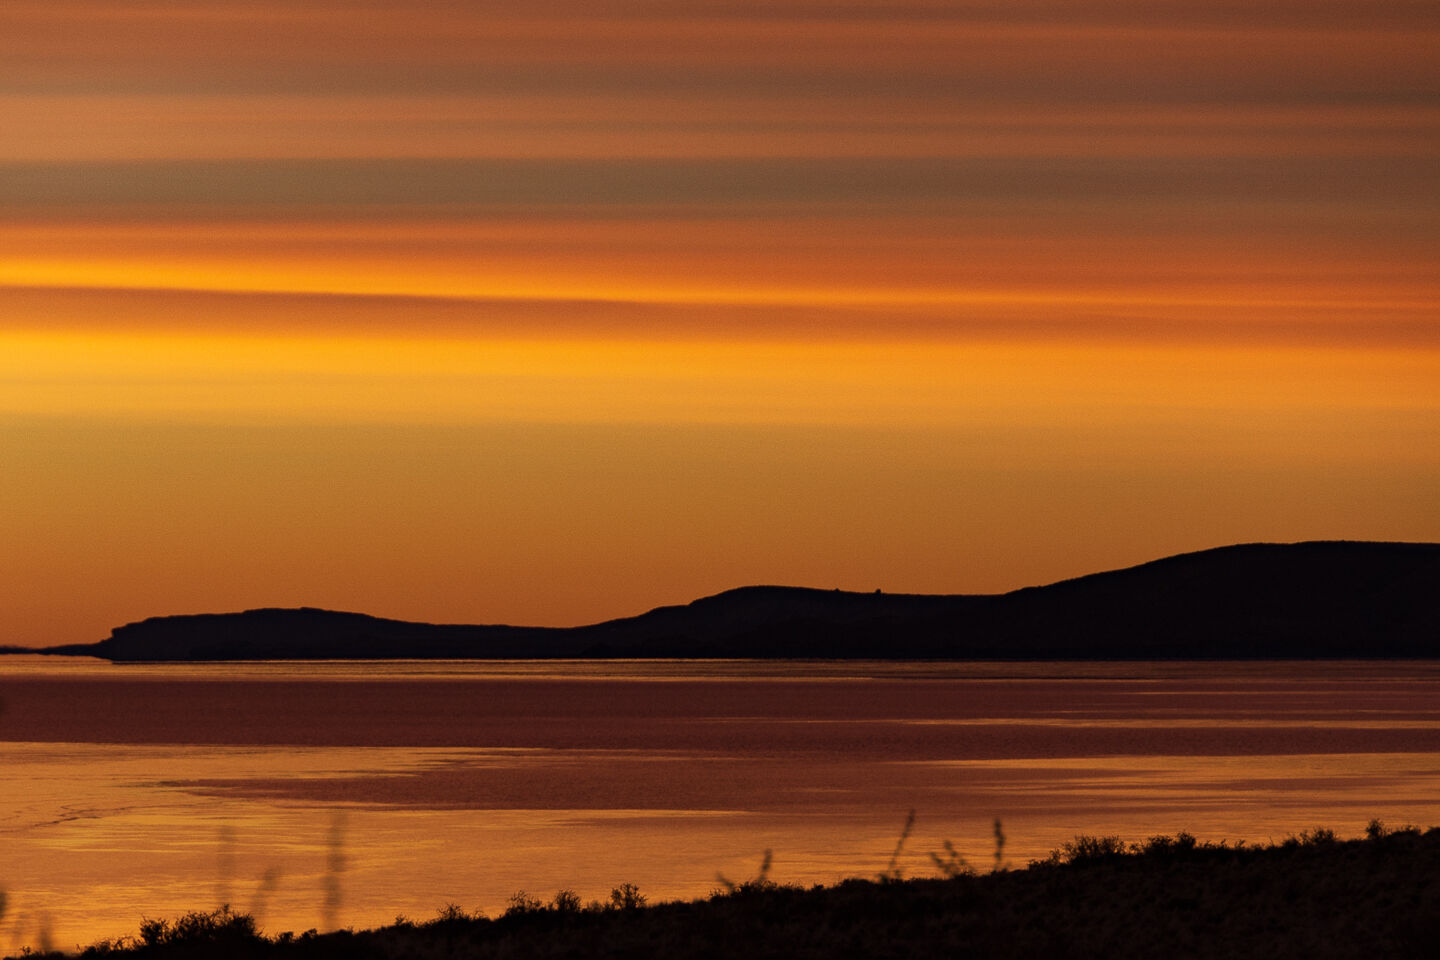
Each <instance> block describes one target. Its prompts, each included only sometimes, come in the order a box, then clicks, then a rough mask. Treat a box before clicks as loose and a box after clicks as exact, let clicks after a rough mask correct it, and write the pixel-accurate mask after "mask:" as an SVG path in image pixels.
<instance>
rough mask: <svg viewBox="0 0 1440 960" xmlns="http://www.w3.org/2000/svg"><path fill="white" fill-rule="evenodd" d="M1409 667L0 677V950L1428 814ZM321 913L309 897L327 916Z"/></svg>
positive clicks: (321, 668)
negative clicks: (565, 891) (902, 846)
mask: <svg viewBox="0 0 1440 960" xmlns="http://www.w3.org/2000/svg"><path fill="white" fill-rule="evenodd" d="M1437 684H1440V665H1436V664H1432V663H1368V662H1367V663H1247V664H1229V663H1203V664H1193V663H1167V664H1135V663H1128V664H1126V663H1110V664H1056V663H1048V664H1013V663H983V664H955V663H918V664H904V663H873V662H864V663H839V662H813V663H812V662H742V661H729V662H700V663H683V662H675V661H648V662H647V661H620V662H548V663H546V662H454V661H445V662H402V663H394V662H387V663H377V662H359V663H355V662H352V663H258V664H140V665H123V666H122V665H111V664H106V663H99V662H95V661H87V660H83V659H76V660H63V659H56V658H39V657H8V658H0V699H3V701H4V706H5V710H4V713H3V714H0V762H3V764H4V769H5V773H6V775H5V777H4V779H3V781H0V838H3V846H0V851H3V852H0V887H3V888H4V889H6V890H7V891H8V895H9V902H10V909H9V911H8V914H7V916H6V917H5V918H4V919H3V920H0V950H3V951H4V952H11V951H13V950H18V949H19V948H20V947H21V946H23V945H27V944H29V945H36V944H38V942H39V939H40V937H41V936H42V934H41V928H42V927H48V930H49V935H50V936H51V938H52V940H53V942H54V943H55V945H56V946H58V947H61V948H73V947H75V946H77V945H83V944H87V943H89V942H91V941H93V940H95V939H97V938H99V937H105V936H116V935H119V934H124V933H133V932H134V931H135V930H136V929H137V927H138V925H139V921H140V918H141V917H142V915H143V916H151V917H155V916H165V915H171V914H175V913H178V912H181V911H184V910H188V909H200V908H209V907H212V906H215V905H217V904H219V903H221V902H229V903H231V904H233V905H234V906H236V907H237V908H239V909H247V910H253V911H255V912H256V913H258V914H259V915H260V916H261V920H262V923H263V925H264V927H265V928H266V929H267V930H268V931H270V932H272V933H273V932H278V931H281V930H287V929H289V930H296V931H301V930H305V929H308V928H310V927H319V926H324V925H326V924H327V923H335V924H338V925H341V926H355V927H364V926H373V925H376V924H380V923H385V922H389V921H390V920H393V919H394V917H395V916H396V915H397V914H406V915H409V916H411V917H415V918H423V917H427V916H430V915H432V914H433V913H434V911H435V910H436V909H437V908H439V907H440V906H442V905H444V904H446V903H449V902H454V903H457V904H460V905H461V906H464V907H466V908H475V907H479V908H482V909H484V910H486V911H488V912H490V913H491V914H495V913H498V912H500V911H501V910H503V909H504V907H505V902H506V900H507V899H508V898H509V896H510V895H511V894H513V893H515V892H516V891H518V890H522V889H523V890H525V891H527V892H528V893H530V894H532V895H538V896H542V897H545V898H548V897H549V896H550V895H551V894H553V893H554V892H555V891H556V890H557V889H559V888H562V887H564V888H572V889H575V890H577V891H578V892H579V893H580V895H581V896H582V897H584V898H586V899H589V898H604V897H605V896H606V894H607V893H608V891H609V889H610V888H611V887H612V886H615V885H617V884H619V883H622V882H633V883H636V884H638V885H639V886H640V887H641V889H642V891H643V892H646V893H647V894H649V895H650V896H651V897H652V899H654V898H673V897H693V896H702V895H704V894H706V893H708V892H709V891H710V890H711V889H713V888H714V887H715V886H716V885H717V881H716V875H717V873H724V874H725V875H726V876H727V877H731V878H743V877H746V876H750V875H752V874H753V873H754V871H755V869H756V867H757V866H758V864H759V861H760V858H761V856H762V854H763V851H764V850H766V849H773V850H774V869H773V872H772V876H773V878H774V879H776V880H779V881H782V882H800V883H812V882H833V881H835V880H837V879H839V878H841V877H843V876H847V875H856V874H860V875H873V874H875V873H877V872H879V871H880V870H881V869H883V868H884V866H885V864H886V862H887V861H888V860H889V857H890V854H891V852H892V851H893V850H894V846H895V841H896V838H897V835H898V833H899V831H900V828H901V825H902V824H903V823H904V820H905V816H906V813H907V811H908V810H910V809H912V808H913V809H915V810H916V811H917V820H916V824H915V829H914V832H913V833H912V835H911V837H910V839H909V841H908V842H907V845H906V850H905V853H904V855H903V856H902V858H901V861H900V862H901V865H902V866H903V867H904V868H905V869H906V870H907V872H908V873H909V874H926V873H931V872H933V871H932V870H931V868H930V864H929V858H928V853H929V852H930V851H932V850H939V849H940V848H941V844H942V843H943V841H944V840H947V839H948V840H952V841H954V842H955V843H956V844H957V845H958V846H959V847H960V849H961V851H962V852H963V853H964V854H965V855H966V856H967V857H968V858H969V859H970V860H971V862H972V863H975V864H976V865H977V866H979V867H981V868H988V867H989V865H990V864H991V859H992V855H993V852H994V844H993V839H992V822H993V819H994V818H996V817H1000V818H1001V819H1002V820H1003V823H1004V830H1005V834H1006V837H1007V842H1006V845H1005V849H1004V858H1005V860H1006V861H1008V862H1009V863H1011V864H1013V865H1017V866H1018V865H1023V864H1024V863H1025V862H1027V861H1028V860H1030V859H1033V858H1037V857H1041V856H1044V855H1045V854H1046V853H1047V852H1048V851H1049V850H1051V849H1052V848H1054V847H1056V846H1058V845H1059V844H1060V843H1061V842H1063V841H1064V840H1067V839H1069V838H1070V837H1072V836H1073V835H1074V834H1077V833H1104V834H1112V833H1117V834H1121V835H1123V836H1125V837H1127V838H1130V839H1138V838H1142V837H1145V836H1148V835H1152V834H1156V833H1173V832H1175V831H1177V830H1182V829H1183V830H1189V831H1190V832H1192V833H1194V834H1196V835H1198V836H1200V837H1202V838H1210V839H1219V838H1222V837H1223V838H1228V839H1231V840H1239V839H1244V840H1247V841H1266V840H1270V839H1280V838H1283V837H1284V836H1286V835H1288V834H1290V833H1293V832H1298V831H1300V830H1302V829H1306V828H1309V827H1314V826H1329V827H1333V828H1334V829H1336V830H1337V831H1338V832H1339V833H1341V834H1342V835H1354V834H1358V833H1359V832H1360V831H1361V830H1362V829H1363V827H1364V825H1365V823H1366V822H1367V821H1368V820H1369V819H1370V818H1371V817H1380V818H1382V819H1385V820H1387V821H1389V822H1392V823H1403V822H1413V823H1417V824H1421V825H1430V824H1434V823H1440V789H1437V787H1440V698H1437V696H1436V694H1437V692H1440V685H1437ZM327 904H328V905H327Z"/></svg>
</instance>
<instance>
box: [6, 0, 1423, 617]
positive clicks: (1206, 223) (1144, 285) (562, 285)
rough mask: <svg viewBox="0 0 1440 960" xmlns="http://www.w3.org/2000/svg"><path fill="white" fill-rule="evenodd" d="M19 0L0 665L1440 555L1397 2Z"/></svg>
mask: <svg viewBox="0 0 1440 960" xmlns="http://www.w3.org/2000/svg"><path fill="white" fill-rule="evenodd" d="M1255 6H1256V5H1252V4H1248V3H1246V4H1242V3H1231V2H1227V0H1181V2H1175V3H1167V4H1164V5H1156V4H1152V3H1141V2H1138V0H1134V2H1132V0H1115V2H1108V3H1107V2H1093V0H1091V2H1083V0H1082V2H1059V0H1009V2H1005V3H998V2H996V3H985V2H982V3H968V2H953V0H949V2H927V0H914V2H904V3H882V2H866V3H844V2H823V0H814V2H810V0H782V2H778V3H774V2H765V3H762V2H759V0H725V2H719V0H715V2H698V3H686V4H665V3H654V2H639V0H635V2H628V3H605V4H594V3H580V2H574V0H572V2H566V0H558V2H549V3H544V2H542V3H534V4H525V5H521V6H516V5H514V4H509V3H506V4H501V3H474V2H466V3H460V2H450V3H442V2H433V0H431V2H421V3H413V2H412V3H405V4H400V3H387V2H379V0H361V2H356V3H347V4H345V5H343V7H342V6H337V5H335V4H328V3H326V4H322V3H319V2H314V0H306V2H285V3H254V2H247V3H244V4H241V3H230V2H220V0H208V2H200V0H151V2H128V0H109V2H101V0H46V2H44V3H38V2H34V3H32V2H29V0H14V2H9V3H6V4H5V5H4V7H3V8H0V129H3V130H4V131H5V135H4V137H3V138H0V462H3V468H0V644H4V643H19V644H25V645H39V644H47V643H58V642H73V641H86V640H96V639H100V638H102V637H103V636H104V635H105V634H106V633H107V632H108V630H109V628H110V627H111V626H114V625H117V624H119V623H122V622H125V621H128V620H133V619H138V618H141V617H145V616H149V615H154V614H163V613H180V612H197V611H205V610H225V609H239V608H243V607H253V606H261V605H299V604H310V605H318V606H328V607H337V608H344V609H355V610H363V611H366V612H371V613H376V614H380V615H388V616H398V617H410V618H418V619H430V620H451V621H473V622H500V621H505V622H524V623H546V624H567V623H578V622H584V621H589V620H595V619H601V618H604V617H610V616H619V615H625V614H629V613H634V612H638V611H640V610H642V609H645V608H647V607H650V606H653V605H656V604H659V603H668V602H679V601H685V600H689V599H692V598H694V597H696V596H698V595H701V594H704V593H708V592H713V591H716V590H719V589H723V588H726V587H730V586H736V585H739V584H743V583H754V582H779V583H795V584H806V585H813V586H821V587H830V586H840V587H847V588H855V589H873V588H875V587H883V588H885V589H888V590H897V591H898V590H913V591H994V590H1004V589H1009V588H1012V587H1017V586H1021V585H1025V584H1029V583H1037V582H1043V581H1046V580H1051V579H1055V578H1059V577H1063V576H1069V575H1074V574H1079V573H1084V572H1089V571H1091V570H1095V569H1101V568H1105V567H1111V566H1118V565H1124V564H1129V563H1134V562H1140V561H1143V560H1146V559H1151V558H1153V557H1156V556H1161V555H1164V554H1168V553H1173V552H1178V551H1181V550H1188V549H1197V548H1202V547H1207V546H1214V545H1218V544H1221V543H1226V542H1233V541H1241V540H1261V539H1267V540H1268V539H1274V540H1295V539H1311V538H1332V537H1346V538H1374V539H1409V540H1440V496H1437V491H1440V317H1437V303H1440V274H1437V271H1436V270H1435V266H1434V265H1435V264H1436V263H1437V262H1440V192H1437V191H1436V189H1435V183H1436V178H1435V172H1436V169H1437V159H1440V13H1437V12H1436V9H1435V7H1434V5H1433V4H1431V3H1428V2H1426V3H1420V2H1414V3H1412V2H1392V3H1386V4H1383V5H1381V6H1380V7H1376V6H1375V5H1374V4H1369V3H1363V2H1359V0H1308V2H1303V3H1302V2H1298V0H1296V2H1290V0H1277V2H1273V3H1266V4H1263V5H1260V7H1261V9H1256V8H1255Z"/></svg>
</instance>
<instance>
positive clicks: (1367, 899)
mask: <svg viewBox="0 0 1440 960" xmlns="http://www.w3.org/2000/svg"><path fill="white" fill-rule="evenodd" d="M1117 847H1118V848H1119V849H1124V848H1123V847H1120V845H1119V844H1118V843H1115V842H1113V841H1111V840H1107V839H1104V838H1101V839H1098V840H1097V839H1095V838H1088V839H1086V838H1077V842H1075V843H1072V844H1068V845H1067V849H1066V850H1065V851H1063V852H1061V853H1060V854H1058V855H1057V856H1056V857H1055V858H1054V862H1049V863H1044V864H1038V865H1032V866H1031V867H1030V868H1029V869H1026V870H1018V871H1010V872H1002V873H996V874H988V875H980V876H959V877H955V878H953V879H937V880H912V881H904V882H900V881H881V882H871V881H853V880H852V881H846V882H844V883H841V884H839V885H837V886H834V887H829V888H818V887H817V888H814V889H810V890H802V889H798V888H784V887H779V888H777V887H774V886H773V885H770V884H765V883H755V882H752V883H750V884H746V885H743V886H742V887H741V888H740V889H739V890H737V891H736V892H733V893H730V894H725V895H718V894H717V895H716V896H713V897H711V898H710V899H709V900H705V901H696V902H691V903H668V904H660V905H658V906H654V907H648V908H646V907H640V908H632V909H624V908H616V907H615V906H612V907H611V908H609V909H606V908H602V907H601V906H600V905H599V904H595V905H593V906H592V907H590V908H582V907H580V905H579V903H578V902H577V901H576V900H575V899H573V897H572V898H569V899H567V898H565V897H563V895H562V896H557V898H556V900H555V901H554V902H553V903H552V904H551V905H550V906H548V907H542V906H540V905H539V904H537V903H534V902H533V901H532V902H530V903H529V904H528V905H527V904H525V903H524V902H523V901H522V904H521V906H520V907H519V908H518V909H515V910H512V911H511V912H509V913H507V914H506V915H505V916H503V917H501V918H499V919H498V920H487V919H484V918H483V917H471V916H467V915H465V914H464V912H463V911H459V910H455V909H453V908H452V909H450V910H448V911H444V912H442V914H441V916H440V918H438V919H436V920H434V921H431V922H429V923H422V924H410V923H397V924H396V925H394V926H391V927H386V928H383V929H380V930H375V931H366V932H362V933H348V932H342V933H336V934H329V935H324V936H314V935H313V934H312V935H305V936H301V937H296V938H286V937H284V936H282V937H280V938H278V939H277V940H267V939H263V938H259V937H256V936H254V935H253V934H250V933H249V932H248V928H247V925H246V923H245V921H247V920H248V918H239V920H238V921H237V920H236V919H235V918H233V917H230V916H228V915H223V914H222V915H212V918H211V919H212V921H214V920H218V922H212V923H210V924H208V925H207V924H206V923H205V922H204V921H203V918H202V922H201V923H198V924H196V923H192V924H191V929H190V930H189V931H188V932H186V933H180V932H179V931H178V930H177V929H176V928H175V927H170V928H168V929H167V928H165V927H161V928H160V929H158V930H157V929H156V927H154V926H153V925H152V926H151V927H150V939H151V940H152V941H153V942H154V945H153V946H150V947H148V948H147V947H141V946H139V944H138V943H137V942H135V941H132V942H130V943H129V944H126V943H123V942H122V943H120V944H111V945H109V947H110V950H109V951H103V952H110V953H111V955H112V956H113V955H114V948H115V947H117V946H118V947H120V948H121V952H122V954H123V955H125V956H147V957H173V958H177V960H178V958H182V957H256V958H260V957H265V958H286V960H290V958H294V960H303V958H311V957H317V958H329V957H355V958H374V960H382V958H386V960H388V958H401V957H405V958H415V960H424V958H431V957H435V958H439V957H473V958H508V957H526V958H535V960H546V958H556V960H559V958H602V957H604V958H619V957H633V958H651V957H653V958H665V960H692V958H694V960H701V958H703V960H730V958H735V960H741V958H743V960H757V958H781V957H784V958H815V960H820V958H825V960H830V958H843V957H877V958H878V957H885V958H890V957H893V958H908V960H929V958H937V960H938V958H945V960H953V958H957V957H962V958H963V957H986V958H1019V957H1046V958H1051V957H1053V958H1112V960H1121V958H1129V957H1146V958H1160V957H1164V958H1176V957H1214V958H1251V957H1253V958H1266V960H1274V958H1288V957H1307V958H1318V960H1328V958H1337V960H1338V958H1357V960H1358V958H1363V960H1373V958H1376V957H1385V958H1411V957H1416V958H1419V957H1425V958H1429V957H1434V956H1435V955H1436V954H1435V950H1436V945H1437V944H1440V830H1434V829H1432V830H1430V831H1429V832H1428V833H1424V834H1422V833H1420V832H1419V831H1417V830H1409V831H1402V832H1398V833H1390V834H1388V835H1387V834H1386V833H1385V832H1384V830H1383V828H1380V827H1379V826H1378V825H1372V831H1371V837H1370V839H1367V840H1356V841H1349V842H1340V841H1336V840H1334V839H1333V836H1331V835H1329V834H1328V833H1327V832H1325V831H1317V832H1316V833H1315V834H1312V835H1309V836H1307V837H1305V838H1303V839H1302V840H1300V841H1298V842H1297V841H1294V840H1292V841H1288V842H1286V843H1284V844H1281V845H1278V846H1273V847H1267V848H1264V849H1257V848H1239V849H1237V848H1235V847H1228V846H1224V845H1204V844H1200V845H1195V844H1193V838H1187V837H1185V836H1184V835H1181V837H1179V838H1157V840H1155V841H1151V842H1150V843H1149V844H1148V845H1147V846H1146V847H1145V848H1144V849H1143V850H1140V849H1136V848H1131V849H1130V851H1129V852H1124V853H1117V852H1114V851H1115V850H1116V849H1117ZM619 892H620V891H617V894H618V893H619ZM615 899H616V901H617V905H618V904H619V903H620V902H621V900H620V897H618V896H617V897H616V898H615ZM166 941H168V942H166ZM127 947H128V949H127ZM96 952H97V953H98V952H102V951H100V950H97V951H96Z"/></svg>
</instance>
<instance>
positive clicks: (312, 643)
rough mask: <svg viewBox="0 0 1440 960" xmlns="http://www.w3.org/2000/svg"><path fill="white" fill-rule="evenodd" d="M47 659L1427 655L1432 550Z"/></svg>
mask: <svg viewBox="0 0 1440 960" xmlns="http://www.w3.org/2000/svg"><path fill="white" fill-rule="evenodd" d="M52 652H57V653H85V654H92V655H96V656H101V657H106V658H109V659H111V660H220V659H225V660H230V659H286V658H289V659H320V658H326V659H330V658H336V659H344V658H355V659H359V658H401V657H405V658H553V657H762V658H763V657H834V658H882V659H883V658H939V659H990V658H995V659H1195V658H1201V659H1203V658H1226V659H1229V658H1235V659H1246V658H1306V657H1433V656H1437V655H1440V544H1433V543H1367V542H1345V541H1338V542H1313V543H1297V544H1263V543H1260V544H1241V545H1237V546H1230V547H1221V548H1218V549H1214V550H1204V551H1201V552H1198V553H1188V554H1182V555H1179V556H1174V557H1168V558H1165V559H1163V560H1156V561H1153V562H1151V563H1146V564H1142V565H1140V566H1137V567H1131V568H1128V569H1125V570H1114V571H1110V572H1107V573H1097V574H1092V575H1090V576H1085V577H1079V578H1077V579H1074V580H1065V581H1061V582H1059V583H1053V584H1050V585H1048V586H1043V587H1027V588H1025V589H1022V590H1016V591H1013V592H1011V593H1006V594H998V595H984V596H980V595H976V596H967V595H956V596H930V595H917V594H888V593H879V592H876V593H853V592H845V591H839V590H831V591H827V590H813V589H806V588H800V587H743V588H740V589H737V590H729V591H726V592H725V593H721V594H717V595H715V596H713V597H705V598H703V599H700V600H696V601H694V602H693V603H689V604H686V605H684V606H674V607H660V608H658V609H655V610H651V611H650V612H648V613H644V614H641V615H639V616H636V617H627V618H624V619H619V620H611V621H607V622H604V623H597V624H592V625H589V626H584V627H573V628H544V627H511V626H460V625H434V624H423V623H408V622H405V621H399V620H384V619H380V618H377V617H369V616H365V615H363V614H356V613H337V612H332V611H326V610H316V609H311V608H301V609H298V610H278V609H267V610H248V611H245V612H243V613H228V614H201V615H194V616H171V617H153V618H151V619H148V620H143V621H140V622H139V623H131V624H126V625H125V626H123V627H118V628H116V629H115V630H114V631H113V632H112V634H111V636H110V638H109V639H108V640H104V641H102V642H100V643H98V644H93V645H88V646H73V647H65V648H53V650H52Z"/></svg>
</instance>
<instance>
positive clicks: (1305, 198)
mask: <svg viewBox="0 0 1440 960" xmlns="http://www.w3.org/2000/svg"><path fill="white" fill-rule="evenodd" d="M1268 201H1281V202H1290V203H1297V202H1298V203H1305V202H1312V203H1321V204H1335V205H1340V206H1346V205H1354V206H1360V205H1372V206H1373V207H1374V208H1375V209H1376V210H1378V211H1379V212H1382V213H1383V212H1385V211H1386V210H1387V208H1394V209H1403V210H1406V211H1414V210H1415V209H1416V208H1417V207H1419V208H1420V209H1423V210H1426V211H1434V210H1436V209H1440V197H1437V195H1436V192H1435V190H1434V169H1433V165H1432V164H1431V163H1430V162H1428V160H1415V161H1411V160H1407V159H1404V158H1391V157H1327V158H1285V159H1283V160H1277V159H1255V158H1238V159H1237V158H1229V157H1211V156H1197V157H1161V158H1130V157H1119V158H1107V159H1104V160H1100V159H1086V158H1063V157H1056V158H1034V157H995V158H906V157H895V158H885V159H866V158H825V157H809V158H768V159H653V158H650V159H606V160H590V159H568V158H567V159H535V160H529V159H527V160H515V159H464V160H437V159H428V160H422V159H409V160H381V159H358V160H264V161H261V160H232V161H175V162H163V161H150V162H138V161H137V162H129V163H98V162H97V163H68V164H59V163H56V164H33V163H32V164H23V163H8V164H3V165H0V204H4V205H5V207H6V208H7V209H8V210H10V211H11V213H12V215H13V214H14V213H16V212H19V211H22V210H27V209H29V210H37V211H56V212H63V210H64V208H66V207H75V206H84V207H94V206H98V207H102V208H103V207H105V206H108V205H118V206H132V205H155V206H162V207H163V206H167V205H175V206H194V205H209V206H214V207H218V208H223V207H227V206H244V207H255V206H259V207H265V206H281V207H288V208H292V209H298V208H302V207H305V206H313V207H319V208H325V207H335V206H352V205H354V206H362V207H363V206H386V205H419V206H439V207H451V208H454V207H462V208H464V207H524V208H527V209H543V208H545V207H575V206H587V205H595V206H605V207H615V206H621V207H628V206H635V207H649V206H662V205H665V206H680V207H687V206H695V207H704V206H716V207H721V208H723V209H725V210H727V211H734V210H737V209H740V210H744V209H746V208H756V207H767V206H777V205H778V206H781V207H784V206H787V205H795V206H808V205H827V206H839V207H851V208H864V207H866V206H867V205H883V206H884V209H885V210H887V211H892V212H893V211H899V210H906V209H909V208H919V210H930V211H934V210H935V209H936V208H937V206H938V208H939V209H941V210H946V211H948V212H951V213H955V214H961V213H964V212H965V211H966V210H967V209H971V208H973V207H975V206H976V205H979V206H980V207H982V208H985V209H989V210H994V209H1003V208H1005V207H1006V206H1007V205H1011V204H1024V203H1029V202H1043V203H1055V202H1060V203H1086V202H1106V203H1126V202H1136V203H1171V204H1177V205H1184V204H1191V203H1210V202H1222V203H1223V202H1240V203H1250V204H1253V203H1264V202H1268Z"/></svg>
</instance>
